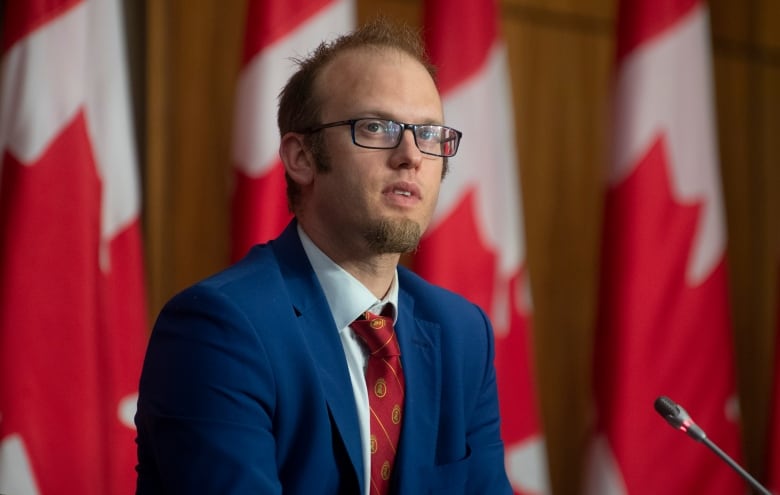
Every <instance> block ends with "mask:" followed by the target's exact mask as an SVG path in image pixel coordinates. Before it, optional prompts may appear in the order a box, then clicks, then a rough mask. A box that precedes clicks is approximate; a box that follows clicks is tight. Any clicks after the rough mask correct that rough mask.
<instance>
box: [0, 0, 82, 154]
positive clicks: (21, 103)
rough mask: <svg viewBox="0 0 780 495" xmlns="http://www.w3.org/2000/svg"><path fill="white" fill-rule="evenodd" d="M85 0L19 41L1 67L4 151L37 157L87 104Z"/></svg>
mask: <svg viewBox="0 0 780 495" xmlns="http://www.w3.org/2000/svg"><path fill="white" fill-rule="evenodd" d="M86 33H87V12H86V5H85V4H84V3H81V4H79V5H76V6H75V7H73V8H71V9H70V10H69V11H67V12H66V13H64V14H63V15H61V16H60V17H58V18H56V19H54V20H52V21H50V22H48V23H47V24H46V25H45V27H43V28H41V29H38V30H36V31H34V32H33V33H31V34H30V35H29V36H27V37H25V38H23V39H21V40H20V41H18V42H17V43H15V44H14V45H13V46H12V47H11V48H10V49H9V50H8V52H7V53H6V55H5V57H4V59H3V61H2V67H0V74H2V80H0V149H8V150H9V151H10V152H11V153H12V154H13V155H14V156H16V158H17V159H19V160H20V161H21V162H22V163H23V164H26V165H27V164H31V163H34V162H35V161H37V160H38V159H39V158H40V157H41V155H42V154H43V153H44V151H45V150H46V149H47V148H48V147H49V145H50V144H51V142H52V140H54V139H55V138H56V137H57V136H58V135H59V133H60V131H61V130H62V128H63V126H65V125H66V124H67V123H68V122H70V121H71V120H72V119H73V117H74V116H75V115H76V112H77V111H78V110H79V108H80V107H81V105H82V104H83V102H84V90H85V85H84V81H85V77H86V74H87V71H86V51H85V50H84V47H85V45H86V36H87V34H86Z"/></svg>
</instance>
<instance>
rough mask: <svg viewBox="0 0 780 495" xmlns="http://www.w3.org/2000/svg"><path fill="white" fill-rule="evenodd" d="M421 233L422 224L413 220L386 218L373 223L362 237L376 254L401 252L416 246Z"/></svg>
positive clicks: (412, 249)
mask: <svg viewBox="0 0 780 495" xmlns="http://www.w3.org/2000/svg"><path fill="white" fill-rule="evenodd" d="M422 233H423V230H422V226H421V225H420V224H419V223H417V222H415V221H414V220H409V219H407V218H404V219H387V218H386V219H382V220H380V221H378V222H375V223H373V224H372V225H371V226H370V227H369V228H368V229H367V230H366V232H365V234H364V237H365V239H366V241H368V245H369V247H370V249H371V250H372V251H373V252H374V253H376V254H389V253H399V254H403V253H408V252H411V251H414V250H415V249H416V248H417V245H418V244H419V243H420V238H421V237H422Z"/></svg>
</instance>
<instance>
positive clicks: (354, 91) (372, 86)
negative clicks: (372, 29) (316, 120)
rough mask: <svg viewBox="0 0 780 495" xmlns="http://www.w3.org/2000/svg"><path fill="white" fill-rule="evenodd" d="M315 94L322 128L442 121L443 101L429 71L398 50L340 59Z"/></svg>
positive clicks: (357, 52)
mask: <svg viewBox="0 0 780 495" xmlns="http://www.w3.org/2000/svg"><path fill="white" fill-rule="evenodd" d="M316 91H317V95H318V98H319V101H320V102H322V106H321V110H322V115H321V118H322V120H323V121H324V122H328V121H331V120H333V119H346V118H354V117H360V116H374V115H376V116H382V117H389V118H393V119H398V120H403V121H406V122H413V123H420V122H431V121H433V122H441V121H442V106H441V98H440V96H439V92H438V90H437V88H436V84H435V83H434V81H433V78H432V77H431V75H430V74H429V73H428V70H427V69H426V68H425V66H423V65H422V64H421V63H420V62H419V61H418V60H416V59H415V58H413V57H412V56H411V55H409V54H407V53H405V52H402V51H399V50H397V49H394V48H387V47H363V48H357V49H351V50H348V51H345V52H343V53H340V54H339V55H338V56H336V57H335V58H334V59H333V60H332V61H331V62H330V63H329V64H328V65H327V66H325V67H324V69H323V71H322V73H321V74H320V76H319V78H318V80H317V83H316Z"/></svg>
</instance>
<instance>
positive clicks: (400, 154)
mask: <svg viewBox="0 0 780 495" xmlns="http://www.w3.org/2000/svg"><path fill="white" fill-rule="evenodd" d="M422 160H423V154H422V152H421V151H420V149H419V148H418V147H417V143H416V142H415V140H414V130H413V129H404V130H403V133H402V135H401V142H400V143H398V146H397V147H396V148H395V149H394V150H393V156H392V165H393V166H394V167H399V168H419V167H420V165H421V164H422Z"/></svg>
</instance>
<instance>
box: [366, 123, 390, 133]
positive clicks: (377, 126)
mask: <svg viewBox="0 0 780 495" xmlns="http://www.w3.org/2000/svg"><path fill="white" fill-rule="evenodd" d="M360 128H361V130H362V131H363V132H365V133H368V134H385V133H387V130H388V122H387V121H386V120H365V121H362V122H361V125H360Z"/></svg>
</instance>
